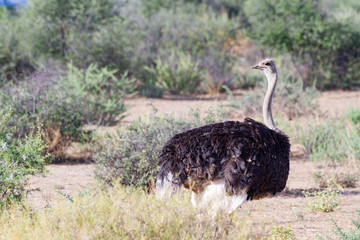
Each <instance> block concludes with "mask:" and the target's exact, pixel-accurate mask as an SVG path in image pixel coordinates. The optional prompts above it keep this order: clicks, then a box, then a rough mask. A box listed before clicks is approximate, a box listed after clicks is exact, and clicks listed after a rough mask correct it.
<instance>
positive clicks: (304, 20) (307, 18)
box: [244, 0, 360, 88]
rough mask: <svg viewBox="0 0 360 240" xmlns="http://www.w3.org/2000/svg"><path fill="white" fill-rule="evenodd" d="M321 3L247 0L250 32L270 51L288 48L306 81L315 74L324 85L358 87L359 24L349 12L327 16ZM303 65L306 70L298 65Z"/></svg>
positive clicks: (277, 51)
mask: <svg viewBox="0 0 360 240" xmlns="http://www.w3.org/2000/svg"><path fill="white" fill-rule="evenodd" d="M322 7H323V6H322V5H321V1H319V0H316V1H313V0H295V1H286V0H281V1H276V0H270V1H268V0H255V1H251V0H248V1H246V3H245V7H244V12H245V14H246V17H247V19H248V21H249V23H250V24H249V26H248V28H247V33H248V35H249V36H250V38H251V39H253V40H254V41H256V42H258V43H260V44H261V45H262V46H264V47H265V48H267V49H269V52H268V53H272V54H274V53H277V54H286V53H289V54H290V55H291V60H292V62H293V65H294V66H295V68H297V69H298V73H299V74H301V75H302V78H303V79H304V80H305V82H306V83H307V84H309V83H311V82H312V81H313V79H317V80H318V81H317V84H318V86H319V87H321V88H335V87H338V88H350V87H356V86H357V85H358V83H359V77H360V76H359V73H358V72H356V70H355V69H356V67H358V66H359V64H360V61H359V49H358V46H359V45H360V40H359V39H360V31H359V28H358V27H357V26H356V25H355V24H353V23H352V21H350V18H349V19H342V20H340V19H336V18H332V17H331V16H328V14H327V13H326V12H325V11H323V10H322ZM270 49H271V50H270ZM303 66H305V71H304V70H300V69H301V68H302V67H303ZM339 79H341V80H340V81H339Z"/></svg>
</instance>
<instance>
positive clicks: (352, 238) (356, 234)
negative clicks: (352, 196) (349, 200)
mask: <svg viewBox="0 0 360 240" xmlns="http://www.w3.org/2000/svg"><path fill="white" fill-rule="evenodd" d="M356 211H357V213H358V219H357V220H352V223H353V225H354V227H355V230H350V231H348V232H345V231H344V230H343V229H341V228H340V227H339V225H338V224H337V223H336V222H335V221H334V220H332V222H333V224H334V227H335V228H334V229H333V232H334V233H335V235H336V236H337V237H338V239H341V240H357V239H359V238H360V210H356ZM319 239H324V238H323V237H320V236H319ZM327 239H333V238H330V237H329V236H327Z"/></svg>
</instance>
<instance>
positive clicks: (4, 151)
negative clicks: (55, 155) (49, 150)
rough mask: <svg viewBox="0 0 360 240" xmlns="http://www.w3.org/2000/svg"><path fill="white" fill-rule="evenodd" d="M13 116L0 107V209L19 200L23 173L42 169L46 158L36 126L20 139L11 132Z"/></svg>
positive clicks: (21, 191)
mask: <svg viewBox="0 0 360 240" xmlns="http://www.w3.org/2000/svg"><path fill="white" fill-rule="evenodd" d="M15 117H16V116H13V114H12V110H11V109H10V108H5V109H4V108H3V109H2V110H0V144H1V146H0V148H1V149H0V159H1V161H0V209H2V208H6V207H8V205H9V204H11V203H14V202H19V201H21V200H22V198H23V195H24V193H25V185H26V183H27V176H28V175H30V174H35V173H38V172H42V171H43V168H44V163H45V160H46V158H47V156H46V155H44V154H43V152H44V149H45V144H44V142H43V140H42V132H41V130H40V129H33V130H34V131H32V132H31V133H30V134H29V135H27V136H25V138H23V139H19V138H16V137H14V136H13V134H14V127H10V124H11V123H12V120H13V118H15ZM36 130H37V133H35V131H36Z"/></svg>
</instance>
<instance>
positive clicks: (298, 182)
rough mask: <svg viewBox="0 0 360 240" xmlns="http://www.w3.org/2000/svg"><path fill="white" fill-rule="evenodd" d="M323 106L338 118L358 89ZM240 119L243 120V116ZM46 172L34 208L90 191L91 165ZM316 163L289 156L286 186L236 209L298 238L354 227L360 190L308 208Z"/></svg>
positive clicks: (207, 102) (164, 109)
mask: <svg viewBox="0 0 360 240" xmlns="http://www.w3.org/2000/svg"><path fill="white" fill-rule="evenodd" d="M318 102H319V105H320V109H321V110H322V112H323V113H325V115H327V116H330V117H336V116H339V115H342V114H344V113H345V112H346V111H347V109H348V107H350V106H352V107H360V92H344V91H336V92H325V93H322V94H321V96H320V97H319V98H318ZM228 103H229V101H228V100H226V98H224V97H223V98H220V100H214V98H210V97H207V96H204V97H198V98H192V99H184V98H174V97H166V98H164V99H149V98H134V99H129V100H127V101H126V104H127V105H129V106H130V109H129V110H128V111H127V115H126V116H125V118H124V122H125V123H129V122H131V121H132V120H134V119H136V118H138V117H139V116H144V115H149V114H150V113H151V112H152V111H153V108H154V107H155V108H156V109H157V111H158V112H160V113H166V114H173V115H174V116H177V117H179V116H182V117H184V116H186V115H187V114H188V112H189V109H190V108H193V109H196V108H197V109H199V111H200V112H201V113H205V112H206V111H207V110H208V109H210V108H213V109H216V108H217V107H218V106H219V105H221V104H223V105H226V104H228ZM239 120H242V119H239ZM46 169H47V171H48V172H47V173H46V174H45V176H32V177H30V179H29V181H30V188H38V189H39V191H36V192H32V193H31V194H30V195H29V201H30V203H31V204H33V205H34V206H36V207H43V206H46V205H47V204H51V202H53V201H54V199H57V198H61V197H64V194H69V195H70V196H73V195H74V194H77V193H78V192H79V191H84V190H86V189H88V188H89V187H90V186H91V185H92V184H93V183H94V182H95V181H96V180H95V179H94V166H93V165H86V164H81V165H48V166H46ZM317 171H318V169H317V168H316V166H315V165H314V164H313V163H311V162H309V161H308V159H307V158H301V159H299V158H291V170H290V176H289V180H288V183H287V189H286V190H285V191H284V192H283V193H281V194H279V195H277V196H275V197H271V198H265V199H263V200H260V201H252V202H248V203H246V204H244V205H243V206H242V207H241V208H240V209H239V210H238V211H241V212H243V213H244V214H250V215H251V216H252V218H253V220H254V222H255V223H259V224H260V223H264V222H265V223H268V224H267V226H274V225H281V226H285V227H288V226H289V225H290V228H291V229H292V230H293V232H294V234H295V235H296V237H297V239H316V234H320V235H322V236H325V235H330V236H331V235H333V233H332V229H333V228H334V227H333V224H332V222H331V219H333V220H335V221H336V222H337V223H338V225H339V226H341V227H342V228H346V229H349V228H351V226H352V224H351V219H356V218H357V213H356V209H360V188H359V187H357V188H348V189H345V190H344V192H343V197H342V201H341V204H340V207H341V209H339V210H336V211H334V212H330V213H323V212H317V213H311V212H308V211H307V210H306V209H305V207H304V203H305V197H304V196H303V195H302V193H301V192H302V191H303V190H305V191H307V190H311V189H315V188H318V184H317V183H316V182H315V178H314V177H313V174H314V173H315V172H317Z"/></svg>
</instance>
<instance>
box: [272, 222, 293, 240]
mask: <svg viewBox="0 0 360 240" xmlns="http://www.w3.org/2000/svg"><path fill="white" fill-rule="evenodd" d="M269 239H270V240H287V239H291V240H294V239H296V238H295V235H294V234H293V233H292V230H291V228H290V226H289V228H286V227H283V226H278V225H275V226H272V227H271V228H270V238H269Z"/></svg>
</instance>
